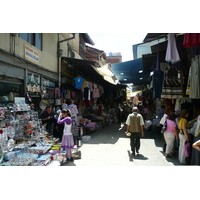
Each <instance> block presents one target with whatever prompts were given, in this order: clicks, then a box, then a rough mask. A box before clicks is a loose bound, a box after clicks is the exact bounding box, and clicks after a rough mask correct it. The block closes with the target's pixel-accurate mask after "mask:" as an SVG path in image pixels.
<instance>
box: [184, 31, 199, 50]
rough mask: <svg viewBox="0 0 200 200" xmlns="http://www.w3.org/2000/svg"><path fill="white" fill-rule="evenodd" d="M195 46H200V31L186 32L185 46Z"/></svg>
mask: <svg viewBox="0 0 200 200" xmlns="http://www.w3.org/2000/svg"><path fill="white" fill-rule="evenodd" d="M194 46H200V33H185V35H184V39H183V47H184V48H190V47H194Z"/></svg>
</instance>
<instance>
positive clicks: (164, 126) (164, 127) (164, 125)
mask: <svg viewBox="0 0 200 200" xmlns="http://www.w3.org/2000/svg"><path fill="white" fill-rule="evenodd" d="M166 129H167V120H166V121H165V123H164V124H163V127H162V129H161V133H164V132H165V131H166Z"/></svg>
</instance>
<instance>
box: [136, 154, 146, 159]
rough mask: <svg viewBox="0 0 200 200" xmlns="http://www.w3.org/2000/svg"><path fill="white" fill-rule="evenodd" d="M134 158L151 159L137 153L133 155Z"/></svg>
mask: <svg viewBox="0 0 200 200" xmlns="http://www.w3.org/2000/svg"><path fill="white" fill-rule="evenodd" d="M133 158H134V159H137V160H148V159H149V158H147V157H145V156H144V155H142V154H137V155H136V156H133Z"/></svg>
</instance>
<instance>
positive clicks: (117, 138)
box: [63, 124, 181, 166]
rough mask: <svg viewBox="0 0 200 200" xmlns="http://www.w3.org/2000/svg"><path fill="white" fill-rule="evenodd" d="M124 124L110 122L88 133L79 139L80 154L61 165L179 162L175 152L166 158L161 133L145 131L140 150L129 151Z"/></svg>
mask: <svg viewBox="0 0 200 200" xmlns="http://www.w3.org/2000/svg"><path fill="white" fill-rule="evenodd" d="M125 130H126V125H124V124H121V125H120V124H111V125H109V126H106V127H104V128H103V129H100V130H97V131H95V132H94V133H92V134H91V140H90V141H89V142H82V146H81V147H79V150H80V151H81V153H82V158H81V159H77V160H74V162H68V163H64V164H63V166H175V165H179V166H180V165H181V164H180V163H179V161H178V158H177V155H175V156H173V157H172V158H167V159H166V158H165V156H164V154H163V143H162V141H161V139H162V137H161V134H159V133H157V132H155V131H153V132H147V131H146V132H145V137H143V138H141V148H140V154H139V155H136V156H132V155H131V149H130V139H129V137H128V136H126V135H125Z"/></svg>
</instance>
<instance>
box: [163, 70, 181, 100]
mask: <svg viewBox="0 0 200 200" xmlns="http://www.w3.org/2000/svg"><path fill="white" fill-rule="evenodd" d="M164 77H165V78H164V82H163V89H162V95H161V98H166V99H180V98H182V97H183V92H182V86H181V81H180V72H179V71H178V70H177V69H173V68H170V69H167V70H165V75H164Z"/></svg>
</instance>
